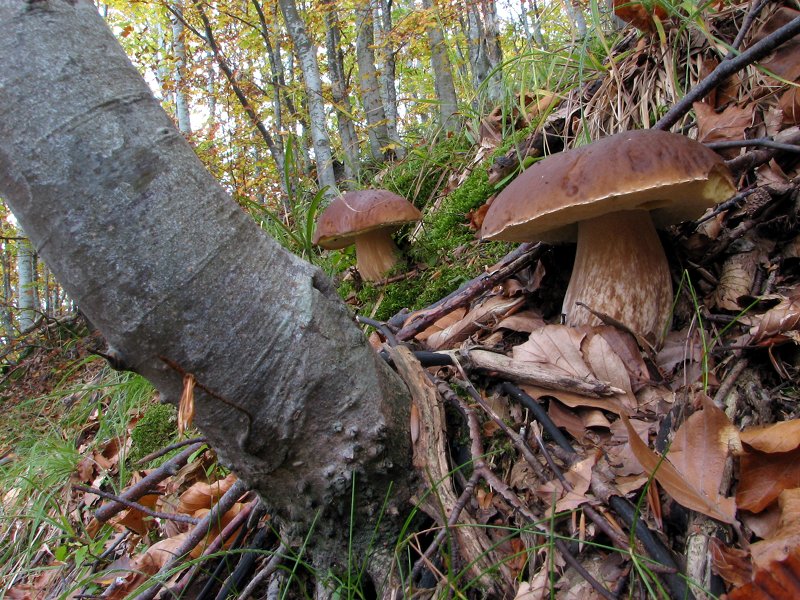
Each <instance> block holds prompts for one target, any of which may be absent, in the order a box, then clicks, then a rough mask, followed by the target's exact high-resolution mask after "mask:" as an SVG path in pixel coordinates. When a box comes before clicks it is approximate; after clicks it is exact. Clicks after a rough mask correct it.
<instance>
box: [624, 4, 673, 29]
mask: <svg viewBox="0 0 800 600" xmlns="http://www.w3.org/2000/svg"><path fill="white" fill-rule="evenodd" d="M614 14H615V15H616V16H617V17H619V18H620V19H622V20H623V21H625V22H626V23H630V24H631V25H633V26H634V27H636V29H638V30H639V31H644V32H649V33H653V32H655V31H656V23H655V18H654V17H656V18H658V20H659V21H662V22H663V21H665V20H666V18H667V11H666V10H665V9H664V7H663V6H662V5H661V4H660V3H658V2H638V1H636V0H614Z"/></svg>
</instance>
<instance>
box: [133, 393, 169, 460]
mask: <svg viewBox="0 0 800 600" xmlns="http://www.w3.org/2000/svg"><path fill="white" fill-rule="evenodd" d="M176 431H177V428H176V411H175V408H174V407H173V406H172V405H170V404H154V405H152V406H150V407H149V408H148V409H147V410H145V412H144V414H143V415H142V418H141V419H139V421H138V423H136V426H135V427H134V428H133V431H131V441H132V443H131V451H130V454H129V458H130V461H131V463H134V462H136V461H138V460H140V459H142V458H143V457H145V456H147V455H148V454H150V453H152V452H155V451H156V450H160V449H161V448H163V447H165V446H168V445H169V444H170V443H171V442H172V441H173V437H174V436H175V433H176Z"/></svg>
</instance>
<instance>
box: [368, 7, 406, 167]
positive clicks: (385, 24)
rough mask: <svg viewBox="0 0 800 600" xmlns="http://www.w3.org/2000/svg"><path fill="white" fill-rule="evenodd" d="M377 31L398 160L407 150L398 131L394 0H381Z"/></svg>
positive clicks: (388, 120)
mask: <svg viewBox="0 0 800 600" xmlns="http://www.w3.org/2000/svg"><path fill="white" fill-rule="evenodd" d="M375 24H376V27H375V31H376V32H377V33H378V46H379V48H380V56H381V57H382V58H381V61H380V63H381V68H380V72H381V75H380V80H381V86H382V89H383V100H384V102H383V104H384V110H385V112H386V129H387V130H388V133H389V139H390V140H391V141H392V143H393V144H394V154H395V156H397V158H403V157H404V156H405V154H406V153H405V148H404V147H403V141H402V140H401V139H400V134H399V133H398V131H397V122H398V116H397V86H396V85H395V81H396V80H397V59H396V58H395V48H394V44H392V35H391V34H392V0H380V2H379V6H378V7H377V8H376V17H375Z"/></svg>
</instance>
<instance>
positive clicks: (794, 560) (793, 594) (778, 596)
mask: <svg viewBox="0 0 800 600" xmlns="http://www.w3.org/2000/svg"><path fill="white" fill-rule="evenodd" d="M798 582H800V548H798V547H794V548H792V549H791V550H790V552H789V554H788V556H787V557H786V558H785V559H784V560H781V561H775V562H773V563H771V564H770V565H768V566H767V567H766V568H762V569H757V570H756V572H755V575H754V576H753V581H751V582H749V583H746V584H745V585H743V586H742V587H739V588H736V589H735V590H733V591H732V592H730V593H729V594H728V595H727V598H728V600H788V599H789V598H800V585H798Z"/></svg>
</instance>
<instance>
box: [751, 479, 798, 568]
mask: <svg viewBox="0 0 800 600" xmlns="http://www.w3.org/2000/svg"><path fill="white" fill-rule="evenodd" d="M778 507H779V508H780V520H779V521H778V527H777V528H776V529H775V532H776V535H775V536H774V537H771V538H769V539H766V540H762V541H760V542H756V543H754V544H751V545H750V554H751V555H752V557H753V564H754V565H755V566H756V568H759V569H764V568H767V567H768V566H769V563H771V562H773V561H781V560H784V559H785V558H786V556H787V552H788V551H789V550H790V549H791V548H797V547H798V546H800V489H798V488H794V489H791V490H784V491H783V492H781V495H780V496H778Z"/></svg>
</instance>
